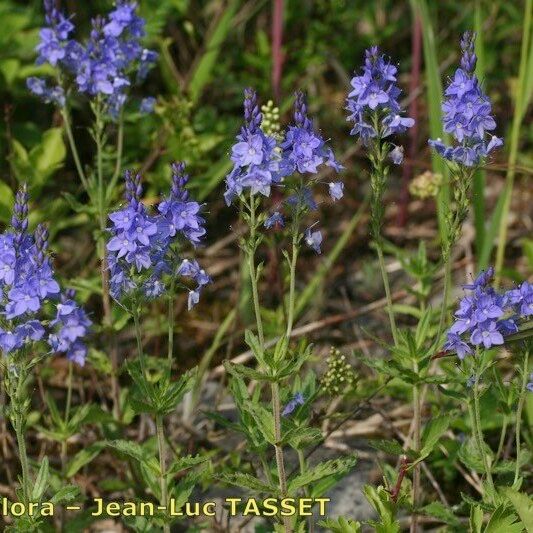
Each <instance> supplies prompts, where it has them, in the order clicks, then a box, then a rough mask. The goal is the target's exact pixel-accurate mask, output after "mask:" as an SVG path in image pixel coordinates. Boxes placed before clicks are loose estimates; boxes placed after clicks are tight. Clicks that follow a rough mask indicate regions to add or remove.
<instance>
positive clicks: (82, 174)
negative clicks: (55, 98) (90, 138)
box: [61, 106, 90, 194]
mask: <svg viewBox="0 0 533 533" xmlns="http://www.w3.org/2000/svg"><path fill="white" fill-rule="evenodd" d="M61 114H62V115H63V123H64V125H65V131H66V132H67V138H68V143H69V145H70V151H71V152H72V157H73V158H74V164H75V165H76V170H77V172H78V176H79V178H80V180H81V183H82V185H83V188H84V189H85V190H86V191H87V193H89V194H90V192H89V183H88V181H87V177H86V176H85V172H83V166H82V164H81V160H80V156H79V153H78V148H77V147H76V141H75V140H74V135H73V133H72V126H71V124H70V114H69V112H68V109H67V107H66V106H65V107H63V108H62V109H61Z"/></svg>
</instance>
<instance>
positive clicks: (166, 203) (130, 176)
mask: <svg viewBox="0 0 533 533" xmlns="http://www.w3.org/2000/svg"><path fill="white" fill-rule="evenodd" d="M171 168H172V185H171V189H170V193H169V194H168V196H166V197H164V199H163V200H162V201H161V202H160V203H159V205H158V206H157V210H150V209H148V208H147V207H146V206H145V205H144V204H143V203H142V201H141V196H142V185H141V176H140V175H139V174H134V173H132V172H126V173H125V195H124V196H125V199H126V205H125V206H124V207H123V208H122V209H119V210H117V211H114V212H113V213H111V214H110V215H109V219H110V220H111V223H112V226H111V228H110V229H109V232H110V238H109V241H108V243H107V252H108V266H109V270H110V273H111V276H110V292H111V295H112V296H113V298H114V299H116V300H121V299H123V298H124V297H126V296H130V295H132V294H133V293H136V294H137V295H139V296H140V297H143V298H148V299H153V298H157V297H159V296H161V295H163V294H164V293H165V292H166V290H167V289H166V283H165V279H166V278H165V276H187V277H191V278H193V279H194V280H195V281H196V283H197V288H196V289H195V291H196V292H197V295H196V294H195V295H194V296H191V297H190V298H192V300H191V301H194V300H197V299H198V298H199V294H200V290H201V288H202V287H204V286H205V285H207V284H208V283H209V282H210V278H209V276H208V275H207V274H206V273H205V271H204V270H202V269H201V268H200V266H199V265H198V263H197V262H196V261H189V260H184V261H183V262H182V263H181V266H179V267H178V261H180V259H179V257H178V255H179V254H178V250H177V249H176V245H177V243H179V242H180V241H182V240H184V241H185V242H189V243H190V244H192V245H193V246H196V245H197V244H199V243H200V241H201V239H202V237H203V236H204V235H205V232H206V231H205V228H204V223H205V221H204V219H203V217H202V216H201V214H200V211H201V205H200V204H199V203H198V202H195V201H193V200H191V199H190V196H189V192H188V191H187V189H186V186H187V183H188V181H189V176H188V175H187V174H186V172H185V164H184V163H173V164H172V166H171ZM136 291H137V292H136ZM197 297H198V298H197Z"/></svg>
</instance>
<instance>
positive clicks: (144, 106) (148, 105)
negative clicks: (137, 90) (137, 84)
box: [139, 96, 157, 115]
mask: <svg viewBox="0 0 533 533" xmlns="http://www.w3.org/2000/svg"><path fill="white" fill-rule="evenodd" d="M156 101H157V100H156V99H155V98H154V97H153V96H148V97H147V98H143V99H142V100H141V105H140V106H139V111H140V112H141V113H143V114H144V115H149V114H150V113H152V112H153V111H154V107H155V104H156Z"/></svg>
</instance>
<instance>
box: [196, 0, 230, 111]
mask: <svg viewBox="0 0 533 533" xmlns="http://www.w3.org/2000/svg"><path fill="white" fill-rule="evenodd" d="M240 3H241V2H240V0H230V1H229V3H228V4H227V5H226V6H222V5H221V16H220V18H219V19H218V20H217V21H215V23H214V25H213V29H212V31H211V32H210V35H209V38H208V39H207V43H206V48H205V52H204V54H203V55H202V56H201V58H200V60H199V61H198V63H197V64H196V66H195V68H194V72H193V73H192V75H191V78H190V82H189V86H188V89H189V94H190V95H191V100H192V101H193V102H196V101H197V100H198V98H199V97H200V95H201V93H202V91H203V89H204V88H205V86H206V85H207V84H208V83H209V81H210V80H211V76H212V74H213V69H214V67H215V65H216V62H217V59H218V55H219V53H220V50H221V48H222V44H223V43H224V41H225V40H226V38H227V36H228V35H229V34H230V32H231V30H232V28H233V24H234V19H235V15H236V13H237V9H238V8H239V6H240Z"/></svg>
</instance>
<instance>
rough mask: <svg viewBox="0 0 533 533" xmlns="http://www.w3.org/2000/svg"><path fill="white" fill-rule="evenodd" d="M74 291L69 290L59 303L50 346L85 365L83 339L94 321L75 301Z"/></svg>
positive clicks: (49, 340) (85, 353)
mask: <svg viewBox="0 0 533 533" xmlns="http://www.w3.org/2000/svg"><path fill="white" fill-rule="evenodd" d="M73 298H74V291H67V292H66V293H65V294H63V295H62V297H61V301H60V303H58V304H57V308H56V317H55V319H54V320H53V321H52V322H51V325H52V326H54V327H55V332H54V333H51V334H50V335H49V337H48V343H49V344H50V347H51V348H52V349H53V350H54V351H56V352H63V353H65V355H66V357H67V359H69V360H70V361H73V362H75V363H76V364H78V365H79V366H84V364H85V358H86V356H87V347H86V346H85V344H84V343H83V342H81V339H83V337H85V336H86V335H87V332H88V331H89V328H90V327H91V324H92V322H91V321H90V320H89V318H88V317H87V314H86V313H85V311H84V310H83V309H82V308H81V307H79V306H78V304H77V303H76V302H75V301H74V299H73Z"/></svg>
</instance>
